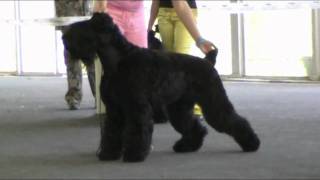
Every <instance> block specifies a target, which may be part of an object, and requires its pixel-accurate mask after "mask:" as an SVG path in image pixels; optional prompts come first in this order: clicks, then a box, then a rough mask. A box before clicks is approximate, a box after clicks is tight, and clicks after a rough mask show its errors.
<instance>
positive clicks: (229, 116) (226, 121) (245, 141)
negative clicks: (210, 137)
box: [199, 77, 260, 152]
mask: <svg viewBox="0 0 320 180" xmlns="http://www.w3.org/2000/svg"><path fill="white" fill-rule="evenodd" d="M199 94H201V95H202V97H200V100H199V104H200V106H201V108H202V111H203V114H204V117H205V119H206V121H207V122H208V124H209V125H211V126H212V127H213V128H214V129H216V130H217V131H218V132H222V133H226V134H229V135H230V136H232V137H233V138H234V139H235V141H236V142H237V143H238V144H239V145H240V147H241V148H242V150H243V151H245V152H251V151H256V150H257V149H258V148H259V146H260V140H259V138H258V136H257V135H256V134H255V132H254V130H253V129H252V127H251V125H250V123H249V122H248V121H247V120H246V119H245V118H243V117H241V116H240V115H239V114H237V112H236V111H235V109H234V108H233V105H232V104H231V102H230V101H229V99H228V97H227V94H226V92H225V89H224V87H223V84H222V82H221V80H220V78H219V77H216V78H215V79H214V82H212V83H211V86H209V87H207V88H204V89H202V92H201V93H199Z"/></svg>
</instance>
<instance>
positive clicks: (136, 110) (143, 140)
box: [123, 104, 153, 162]
mask: <svg viewBox="0 0 320 180" xmlns="http://www.w3.org/2000/svg"><path fill="white" fill-rule="evenodd" d="M125 114H126V121H125V130H124V136H123V138H124V139H123V142H124V144H123V146H124V152H123V161H125V162H140V161H144V160H145V158H146V157H147V155H148V154H149V152H150V147H151V141H152V132H153V121H152V110H151V106H150V105H146V104H145V105H141V104H140V105H138V104H135V105H133V106H130V107H128V108H126V110H125Z"/></svg>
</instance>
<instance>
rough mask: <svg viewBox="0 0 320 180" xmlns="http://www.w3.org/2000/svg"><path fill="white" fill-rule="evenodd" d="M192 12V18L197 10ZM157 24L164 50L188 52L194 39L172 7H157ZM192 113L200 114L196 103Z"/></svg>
mask: <svg viewBox="0 0 320 180" xmlns="http://www.w3.org/2000/svg"><path fill="white" fill-rule="evenodd" d="M192 13H193V16H194V18H196V17H197V15H198V13H197V10H196V9H192ZM158 25H159V31H160V36H161V40H162V43H163V45H164V47H165V48H166V50H168V51H172V52H177V53H184V54H189V52H190V49H191V47H192V44H193V43H194V40H193V39H192V37H191V35H190V33H189V31H188V30H187V29H186V27H185V26H184V25H183V23H182V22H181V21H180V19H179V17H178V16H177V14H176V12H175V11H174V9H173V8H160V9H159V13H158ZM194 114H196V115H202V113H201V109H200V107H199V106H198V105H195V107H194Z"/></svg>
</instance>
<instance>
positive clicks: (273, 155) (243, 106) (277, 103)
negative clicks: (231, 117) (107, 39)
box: [0, 77, 320, 179]
mask: <svg viewBox="0 0 320 180" xmlns="http://www.w3.org/2000/svg"><path fill="white" fill-rule="evenodd" d="M84 83H85V84H84V94H85V97H84V99H83V103H82V107H81V110H78V111H69V110H67V108H66V104H65V102H64V99H63V96H64V93H65V89H66V79H65V78H60V77H54V78H52V77H44V78H43V77H42V78H35V77H32V78H30V77H20V78H18V77H0V103H1V104H0V179H6V178H18V179H21V178H40V179H43V178H50V179H52V178H54V179H56V178H70V179H75V178H83V179H88V178H90V179H92V178H99V179H131V178H132V179H173V178H176V179H181V178H188V179H201V178H202V179H203V178H208V179H215V178H224V179H225V178H232V179H234V178H239V179H249V178H250V179H259V178H260V179H266V178H268V179H270V178H277V179H278V178H285V179H287V178H302V179H308V178H320V155H319V152H320V140H319V139H320V131H319V128H320V108H319V107H320V84H301V83H300V84H293V83H290V84H286V83H254V82H225V86H226V89H227V92H228V94H229V97H230V99H231V100H232V102H233V103H234V105H235V107H236V109H237V110H238V112H239V113H240V114H242V115H244V116H246V117H247V118H248V119H249V120H250V121H251V123H252V125H253V127H254V128H255V129H256V131H257V132H258V134H259V136H260V137H261V140H262V146H261V149H260V150H259V151H258V152H256V153H243V152H241V151H240V148H239V147H238V146H237V145H236V144H235V142H234V141H233V140H232V139H231V138H229V137H228V136H226V135H223V134H219V133H217V132H215V131H214V130H212V131H210V133H209V135H208V137H207V138H206V140H205V143H204V146H203V148H202V149H201V150H200V151H199V152H196V153H188V154H176V153H174V152H173V151H172V148H171V146H172V144H173V143H174V142H175V140H177V138H179V136H178V134H177V133H176V132H175V131H174V130H173V129H172V127H171V126H170V125H169V124H165V125H156V127H155V133H154V138H153V140H154V142H153V144H154V151H153V152H152V153H151V154H150V155H149V157H148V159H147V160H146V161H145V162H143V163H132V164H130V163H129V164H126V163H123V162H121V161H115V162H100V161H98V160H97V158H96V157H95V151H96V149H97V147H98V142H99V134H100V133H99V117H97V116H96V115H95V110H94V105H93V103H94V100H93V98H92V96H91V94H90V91H89V88H88V87H89V86H88V83H87V80H85V82H84Z"/></svg>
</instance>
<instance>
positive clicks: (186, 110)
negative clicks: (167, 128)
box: [168, 99, 207, 152]
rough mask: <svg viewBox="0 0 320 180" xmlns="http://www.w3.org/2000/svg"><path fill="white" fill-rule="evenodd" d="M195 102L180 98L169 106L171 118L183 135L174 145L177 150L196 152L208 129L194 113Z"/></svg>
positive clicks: (173, 124)
mask: <svg viewBox="0 0 320 180" xmlns="http://www.w3.org/2000/svg"><path fill="white" fill-rule="evenodd" d="M193 106H194V103H193V102H191V101H189V100H186V99H180V100H179V101H177V102H175V103H173V104H170V105H169V106H168V114H169V120H170V122H171V124H172V126H173V127H174V129H175V130H176V131H177V132H179V133H180V134H181V135H182V137H181V139H179V140H178V141H177V142H176V143H175V145H174V146H173V150H174V151H175V152H194V151H197V150H199V149H200V147H201V146H202V143H203V139H204V137H205V136H206V134H207V129H206V128H205V127H204V126H203V125H202V124H201V123H200V120H199V119H198V118H196V116H194V114H193Z"/></svg>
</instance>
